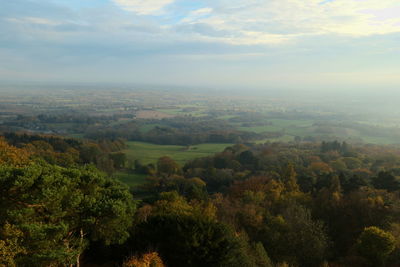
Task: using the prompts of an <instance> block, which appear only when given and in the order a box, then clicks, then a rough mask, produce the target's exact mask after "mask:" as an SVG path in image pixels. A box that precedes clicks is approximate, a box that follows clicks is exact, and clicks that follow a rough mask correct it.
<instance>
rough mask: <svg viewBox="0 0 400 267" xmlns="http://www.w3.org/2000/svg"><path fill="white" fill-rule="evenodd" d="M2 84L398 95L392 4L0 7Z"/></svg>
mask: <svg viewBox="0 0 400 267" xmlns="http://www.w3.org/2000/svg"><path fill="white" fill-rule="evenodd" d="M0 6H1V8H0V33H1V34H0V82H3V83H4V82H16V81H27V82H29V81H38V82H96V83H143V84H170V85H180V86H199V87H210V88H236V89H243V88H254V89H259V90H265V89H277V88H286V89H296V90H305V91H307V90H311V91H315V90H329V91H336V90H340V92H345V91H346V90H348V89H349V90H355V89H356V90H359V89H364V90H365V89H368V90H371V91H376V92H379V91H380V90H382V89H385V90H391V91H392V92H394V91H396V90H398V89H400V45H399V44H400V15H399V14H400V2H399V1H398V0H379V1H377V0H364V1H359V0H325V1H321V0H279V1H276V0H265V1H259V0H229V1H228V0H213V1H209V0H203V1H196V0H194V1H183V0H146V1H140V0H84V1H82V0H0Z"/></svg>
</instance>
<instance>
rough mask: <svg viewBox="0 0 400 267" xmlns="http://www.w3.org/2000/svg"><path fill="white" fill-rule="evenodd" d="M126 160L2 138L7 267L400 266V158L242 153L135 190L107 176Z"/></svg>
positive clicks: (110, 148) (228, 153) (111, 152)
mask: <svg viewBox="0 0 400 267" xmlns="http://www.w3.org/2000/svg"><path fill="white" fill-rule="evenodd" d="M123 147H124V142H123V141H122V140H121V139H118V140H117V139H116V140H102V141H96V142H95V141H82V140H75V139H70V138H61V137H56V136H50V135H28V134H7V135H5V136H4V137H2V138H1V139H0V190H1V194H0V200H1V205H0V227H1V228H0V238H1V239H0V259H1V261H0V265H1V266H66V265H71V266H74V265H76V266H398V265H399V264H400V179H399V176H400V149H399V148H396V147H393V146H377V145H358V146H356V145H349V144H346V143H344V142H337V141H334V142H322V143H320V142H318V143H314V142H300V141H298V142H292V143H265V144H260V145H254V144H253V145H252V144H247V145H242V144H237V145H234V146H232V147H228V148H226V149H225V150H224V151H223V152H221V153H217V154H215V155H213V156H210V157H206V158H198V159H195V160H192V161H189V162H187V163H186V164H185V165H184V166H180V165H179V164H178V163H176V162H175V161H174V160H173V159H171V158H169V157H162V158H160V159H159V160H158V162H157V164H149V165H143V164H141V163H140V162H135V165H134V171H135V172H138V173H145V174H146V175H148V178H147V182H146V183H145V184H143V185H142V186H140V187H139V188H134V189H132V188H131V189H129V188H128V187H127V186H125V185H123V184H122V183H120V182H118V181H117V180H115V179H113V178H110V176H109V174H110V173H112V171H113V170H115V169H118V168H122V167H123V165H124V164H125V163H124V162H125V159H124V154H123V153H121V152H120V151H121V149H123ZM104 166H110V167H106V168H105V167H104ZM107 173H108V174H107ZM146 264H147V265H146Z"/></svg>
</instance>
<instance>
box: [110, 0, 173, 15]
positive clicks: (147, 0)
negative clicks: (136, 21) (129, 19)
mask: <svg viewBox="0 0 400 267" xmlns="http://www.w3.org/2000/svg"><path fill="white" fill-rule="evenodd" d="M113 1H114V2H115V3H116V4H117V5H119V6H121V7H122V8H123V9H125V10H128V11H132V12H135V13H137V14H140V15H150V14H159V13H160V12H161V11H162V9H163V8H164V7H165V6H167V5H169V4H171V3H173V2H174V0H113Z"/></svg>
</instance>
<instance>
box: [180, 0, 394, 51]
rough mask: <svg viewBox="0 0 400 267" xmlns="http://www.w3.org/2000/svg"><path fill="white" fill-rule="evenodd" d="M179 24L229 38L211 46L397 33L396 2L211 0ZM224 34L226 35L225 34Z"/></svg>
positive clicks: (374, 0) (222, 37)
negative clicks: (228, 33)
mask: <svg viewBox="0 0 400 267" xmlns="http://www.w3.org/2000/svg"><path fill="white" fill-rule="evenodd" d="M206 4H207V7H204V8H201V9H197V10H194V11H192V12H190V13H188V14H187V16H186V17H185V18H183V19H182V20H181V21H180V23H181V24H202V25H208V26H209V27H210V28H213V29H214V32H217V31H219V32H223V33H226V32H227V31H229V32H230V33H231V37H230V38H226V37H225V36H221V38H216V36H213V37H214V40H215V41H218V40H219V41H221V42H229V43H232V44H262V43H264V44H276V43H282V42H285V41H289V40H293V39H296V38H301V37H302V36H309V35H330V34H336V35H345V36H350V37H362V36H369V35H374V34H390V33H395V32H400V27H399V25H400V16H396V15H394V12H393V10H400V3H399V2H398V1H397V0H380V1H376V0H363V1H360V0H329V1H323V2H321V0H279V1H275V0H268V1H258V0H232V1H228V0H213V1H211V0H210V1H206ZM225 35H226V34H225Z"/></svg>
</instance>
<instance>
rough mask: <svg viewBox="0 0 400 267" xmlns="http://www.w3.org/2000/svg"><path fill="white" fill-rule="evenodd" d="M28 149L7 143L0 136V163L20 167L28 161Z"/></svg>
mask: <svg viewBox="0 0 400 267" xmlns="http://www.w3.org/2000/svg"><path fill="white" fill-rule="evenodd" d="M29 155H30V154H29V153H28V151H26V150H24V149H20V148H16V147H14V146H11V145H9V144H8V143H7V142H6V141H5V140H4V139H3V138H2V137H0V165H3V164H4V165H12V166H15V167H21V166H24V165H26V164H28V163H29Z"/></svg>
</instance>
